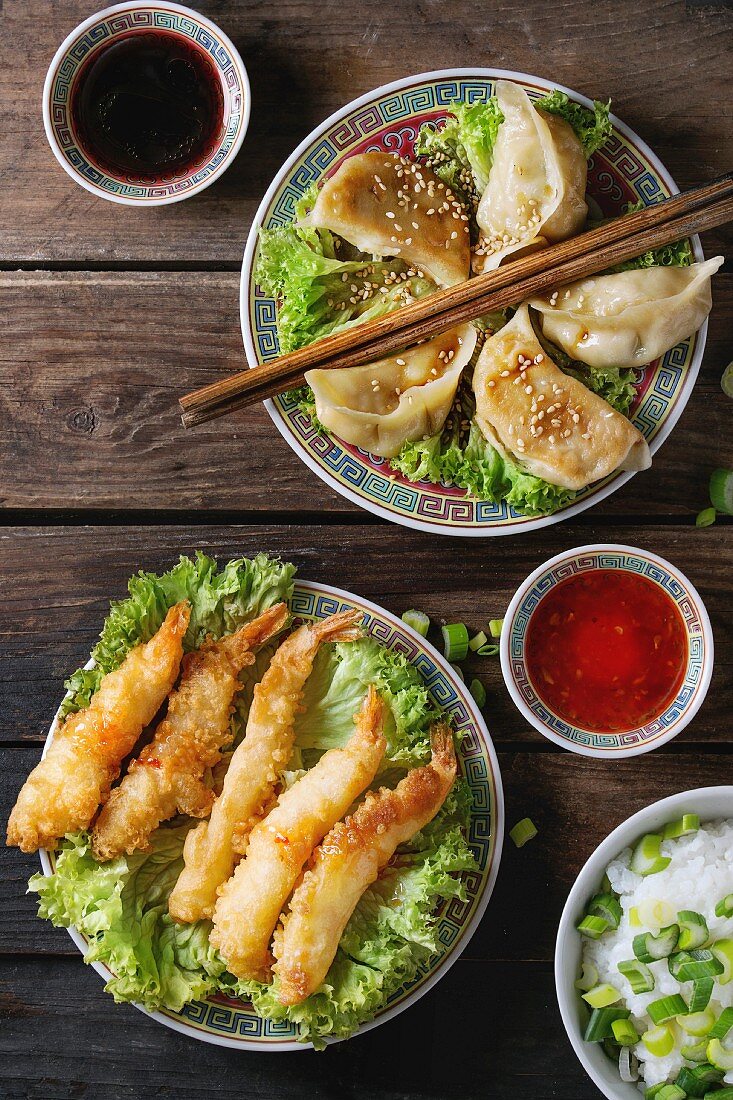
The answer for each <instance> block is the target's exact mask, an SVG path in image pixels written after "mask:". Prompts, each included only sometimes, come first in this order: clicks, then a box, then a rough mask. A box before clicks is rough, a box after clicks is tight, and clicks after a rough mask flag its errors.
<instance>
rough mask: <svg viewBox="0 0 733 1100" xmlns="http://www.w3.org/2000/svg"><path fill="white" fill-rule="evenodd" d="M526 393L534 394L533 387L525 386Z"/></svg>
mask: <svg viewBox="0 0 733 1100" xmlns="http://www.w3.org/2000/svg"><path fill="white" fill-rule="evenodd" d="M524 392H525V393H531V392H532V387H531V386H525V387H524Z"/></svg>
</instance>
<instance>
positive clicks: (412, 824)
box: [273, 724, 456, 1005]
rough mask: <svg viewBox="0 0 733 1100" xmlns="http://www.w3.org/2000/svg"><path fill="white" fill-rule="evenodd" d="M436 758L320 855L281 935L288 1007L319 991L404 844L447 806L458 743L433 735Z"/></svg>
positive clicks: (371, 797)
mask: <svg viewBox="0 0 733 1100" xmlns="http://www.w3.org/2000/svg"><path fill="white" fill-rule="evenodd" d="M431 744H432V750H433V757H432V760H431V762H430V764H428V765H427V766H426V767H424V768H414V769H413V770H412V771H411V772H408V774H407V775H406V776H405V778H404V779H403V780H402V782H401V783H399V784H398V785H397V787H395V789H394V790H388V789H387V788H384V787H383V788H382V789H381V790H380V791H378V792H376V793H371V794H368V795H367V796H366V798H365V799H364V801H363V802H362V804H361V805H360V806H359V807H358V808H357V809H356V811H355V813H354V814H353V815H352V816H351V817H347V818H346V820H345V821H342V822H339V824H338V825H336V826H335V828H333V829H332V830H331V832H330V833H329V834H328V836H327V837H326V838H325V840H324V841H323V843H322V844H321V845H320V847H318V848H317V849H316V851H315V853H314V857H313V863H312V866H311V869H310V870H308V871H306V872H305V874H304V876H303V879H302V881H301V883H300V885H299V886H298V887H297V888H296V889H295V891H294V893H293V896H292V898H291V901H290V911H289V913H288V914H287V916H285V917H284V919H283V923H282V925H281V926H280V927H279V928H278V930H277V932H276V933H275V939H274V943H273V950H274V954H275V958H276V960H277V961H276V963H275V965H274V967H273V971H274V973H275V975H276V977H277V978H278V982H279V988H278V998H279V1000H280V1002H281V1004H284V1005H295V1004H300V1002H301V1001H304V1000H305V998H306V997H308V996H309V995H310V994H311V993H313V992H315V990H316V989H318V987H319V985H320V984H321V982H322V981H323V980H324V978H325V977H326V974H327V973H328V968H329V967H330V965H331V963H332V962H333V959H334V956H335V954H336V949H337V948H338V944H339V940H340V939H341V936H342V933H343V931H344V928H345V927H346V923H347V921H348V919H349V917H350V916H351V914H352V913H353V911H354V908H355V907H356V904H357V902H358V901H359V899H360V897H361V896H362V894H363V893H364V891H365V890H366V889H367V888H368V887H369V886H371V884H372V883H373V882H374V881H375V880H376V878H377V876H378V875H379V872H380V871H381V869H382V868H383V867H384V866H385V865H386V864H387V863H388V862H389V860H390V859H391V857H392V855H393V854H394V851H395V849H396V848H397V846H398V845H399V844H404V842H405V841H407V840H409V839H410V837H412V836H414V835H415V833H417V832H418V831H419V830H420V829H422V828H423V827H424V826H425V825H427V823H428V822H429V821H431V820H432V818H434V817H435V815H436V813H437V812H438V810H439V809H440V807H441V806H442V805H443V802H444V801H445V797H446V795H447V794H448V791H449V790H450V789H451V787H452V785H453V780H454V779H455V775H456V757H455V751H454V748H453V737H452V735H451V732H450V729H449V728H448V727H447V726H446V725H443V724H441V725H439V726H437V727H434V729H433V731H432V736H431Z"/></svg>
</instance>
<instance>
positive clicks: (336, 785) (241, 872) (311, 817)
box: [210, 687, 386, 982]
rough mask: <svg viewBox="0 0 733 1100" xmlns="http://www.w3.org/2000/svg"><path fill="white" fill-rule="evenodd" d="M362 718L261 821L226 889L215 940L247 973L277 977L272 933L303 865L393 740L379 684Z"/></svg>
mask: <svg viewBox="0 0 733 1100" xmlns="http://www.w3.org/2000/svg"><path fill="white" fill-rule="evenodd" d="M356 723H357V726H356V730H355V732H354V733H353V734H352V735H351V737H350V738H349V740H348V742H347V744H346V745H345V746H344V748H342V749H330V750H329V751H328V752H325V753H324V754H323V756H322V757H321V759H320V760H319V761H318V763H317V764H316V765H315V766H314V767H313V768H311V769H310V771H308V772H306V774H305V775H304V776H303V777H302V779H299V780H298V782H297V783H294V784H293V786H292V787H290V788H289V789H288V790H286V791H284V792H283V793H282V794H281V795H280V798H279V800H278V803H277V806H275V808H274V809H273V810H271V811H270V813H269V814H268V815H267V817H266V818H265V819H264V821H261V822H260V823H259V824H258V825H256V826H255V827H254V829H253V830H252V833H251V835H250V838H249V845H248V847H247V854H246V856H245V857H244V859H243V860H242V862H241V863H240V864H239V866H238V867H237V869H236V870H235V872H234V874H233V876H232V877H231V878H230V879H229V881H228V882H227V883H226V884H225V885H224V886H223V888H222V890H221V893H220V895H219V900H218V901H217V903H216V909H215V910H214V928H213V930H212V933H211V937H210V939H211V943H212V944H213V945H214V946H215V947H218V948H219V950H220V952H221V954H222V957H223V958H224V959H225V960H226V963H227V966H228V968H229V970H231V972H232V973H233V974H236V975H237V976H238V977H239V978H249V979H253V980H254V981H259V982H266V981H269V980H270V964H271V962H272V956H271V955H270V950H269V948H270V940H271V938H272V933H273V930H274V928H275V925H276V924H277V920H278V917H279V916H280V912H281V910H282V907H283V905H284V904H285V902H286V900H287V898H288V897H289V895H290V893H291V891H292V889H293V886H294V885H295V882H296V881H297V879H298V876H299V875H300V872H301V870H302V868H303V864H304V863H305V861H306V860H307V859H308V857H309V856H310V854H311V852H312V851H313V848H314V846H315V845H316V844H318V842H319V841H320V840H321V839H322V838H323V837H324V836H325V835H326V833H327V832H328V830H329V829H330V828H331V827H332V826H333V824H334V822H336V821H338V819H339V818H340V817H341V815H342V814H344V813H345V812H346V810H347V809H348V808H349V806H350V805H351V803H352V802H353V801H354V799H355V798H357V797H358V795H360V794H361V792H362V791H363V790H364V789H365V787H367V786H368V784H369V783H371V781H372V779H373V778H374V776H375V775H376V772H377V768H378V767H379V763H380V761H381V759H382V757H383V755H384V749H385V745H386V742H385V738H384V734H383V732H382V727H383V724H384V714H383V707H382V703H381V700H380V698H379V696H378V695H377V692H376V691H375V689H374V688H373V687H370V688H369V691H368V693H367V696H366V698H365V700H364V704H363V706H362V708H361V710H360V711H359V714H358V715H357V716H356Z"/></svg>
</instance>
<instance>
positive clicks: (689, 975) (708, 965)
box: [667, 947, 725, 982]
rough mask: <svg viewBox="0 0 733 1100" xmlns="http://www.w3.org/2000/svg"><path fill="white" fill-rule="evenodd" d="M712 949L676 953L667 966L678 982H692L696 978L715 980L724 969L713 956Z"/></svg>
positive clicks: (702, 948) (704, 948) (705, 948)
mask: <svg viewBox="0 0 733 1100" xmlns="http://www.w3.org/2000/svg"><path fill="white" fill-rule="evenodd" d="M713 950H714V947H711V948H710V949H708V948H707V947H700V948H697V949H696V950H694V951H678V952H677V953H676V954H674V955H672V956H671V958H670V959H669V961H668V963H667V965H668V966H669V972H670V974H671V975H672V977H673V978H676V979H677V981H678V982H694V981H695V979H696V978H716V977H718V975H720V974H722V973H723V972H724V970H725V967H724V965H723V963H722V962H720V961H719V960H718V959H717V958H716V957H715V955H714V954H713Z"/></svg>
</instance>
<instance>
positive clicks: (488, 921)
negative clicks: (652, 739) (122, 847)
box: [0, 748, 733, 966]
mask: <svg viewBox="0 0 733 1100" xmlns="http://www.w3.org/2000/svg"><path fill="white" fill-rule="evenodd" d="M5 758H6V765H5V769H4V777H3V781H2V786H1V788H0V821H1V822H2V823H3V824H4V822H5V820H6V819H7V815H8V813H9V812H10V808H11V806H12V804H13V802H14V800H15V796H16V793H17V791H18V790H19V789H20V786H21V785H22V783H23V780H24V778H25V776H26V774H27V773H28V771H29V770H30V768H31V767H32V766H33V764H34V763H35V762H36V760H37V750H34V749H31V748H14V749H6V750H5ZM499 765H500V768H501V773H502V777H503V781H504V786H505V797H506V820H507V829H509V828H511V827H512V825H514V824H516V822H517V821H519V820H520V819H521V818H522V817H527V816H531V817H532V820H533V821H534V822H535V824H536V825H537V827H538V829H539V835H538V836H537V838H536V839H535V840H534V841H532V843H531V844H528V845H527V846H526V847H525V848H522V849H517V848H515V846H514V844H513V843H512V841H511V840H509V839H507V840H506V842H505V845H504V853H503V857H502V865H501V871H500V874H499V880H498V883H497V886H496V891H495V894H494V897H493V898H492V900H491V902H490V904H489V908H488V911H487V913H486V915H485V917H484V919H483V920H482V922H481V925H480V926H479V928H478V930H477V932H476V934H475V935H474V937H473V939H472V940H471V943H470V944H469V945H468V947H467V948H466V952H465V955H464V958H465V959H466V960H473V961H475V962H482V963H489V962H491V963H500V962H507V961H525V962H526V961H533V962H544V963H548V962H551V961H552V959H553V957H554V940H555V934H556V931H557V924H558V921H559V919H560V913H561V911H562V907H563V905H564V903H565V899H566V897H567V894H568V891H569V890H570V887H571V886H572V884H573V882H574V880H575V878H576V876H577V874H578V872H579V871H580V868H581V867H582V866H583V864H584V863H585V861H586V859H587V858H588V857H589V856H590V854H591V852H592V851H593V850H594V849H595V848H596V847H597V845H598V844H599V843H600V842H601V840H603V838H604V837H606V836H607V835H608V833H610V832H611V830H612V829H614V828H615V827H616V826H617V825H619V824H620V823H621V822H622V821H624V820H625V819H626V818H627V817H629V816H630V815H631V814H632V813H635V812H636V811H637V810H639V809H641V808H642V806H646V805H648V804H649V803H650V802H654V801H656V800H657V799H659V798H663V797H665V796H666V795H670V794H675V793H676V792H678V791H683V790H693V789H695V788H697V787H706V786H715V785H718V784H725V783H730V784H733V755H731V754H730V753H726V754H722V753H721V754H715V753H714V752H711V751H708V752H707V753H706V754H705V755H697V754H690V753H685V754H682V753H679V752H676V751H675V750H674V748H671V749H669V750H667V751H660V752H657V753H654V754H650V755H648V756H643V757H639V758H637V759H636V760H629V761H620V762H618V763H615V764H614V763H611V762H608V761H597V760H588V759H586V758H585V757H580V756H573V755H571V754H569V753H561V752H559V751H558V752H548V753H544V752H543V753H536V752H525V751H523V752H500V753H499ZM731 815H733V800H732V802H731ZM37 870H38V859H37V857H36V856H32V855H23V854H22V853H21V852H18V851H17V850H16V849H12V850H11V849H7V848H0V954H14V953H23V954H26V953H39V954H48V955H57V954H69V955H74V954H75V953H76V948H75V947H74V945H73V943H72V942H71V940H70V939H69V938H68V936H67V935H66V933H65V932H64V931H63V930H61V929H55V928H52V927H51V926H50V925H49V924H48V923H47V922H46V921H41V920H39V919H37V918H36V916H35V913H36V904H35V899H34V897H33V895H26V894H25V885H26V882H27V880H28V877H29V875H31V874H34V873H35V872H36V871H37ZM538 897H539V898H542V920H540V921H538V919H537V898H538ZM80 966H81V964H80Z"/></svg>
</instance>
